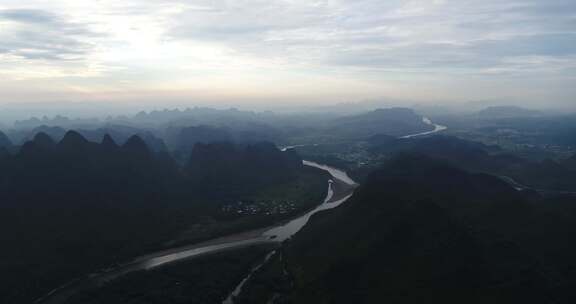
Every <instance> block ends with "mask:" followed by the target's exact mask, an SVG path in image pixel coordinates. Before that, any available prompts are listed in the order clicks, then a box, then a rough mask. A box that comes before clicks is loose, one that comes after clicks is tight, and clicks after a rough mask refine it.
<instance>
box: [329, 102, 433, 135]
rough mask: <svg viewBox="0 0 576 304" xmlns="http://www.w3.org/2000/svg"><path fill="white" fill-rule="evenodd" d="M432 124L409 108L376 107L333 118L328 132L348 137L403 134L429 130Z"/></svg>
mask: <svg viewBox="0 0 576 304" xmlns="http://www.w3.org/2000/svg"><path fill="white" fill-rule="evenodd" d="M432 129H433V127H432V126H430V125H428V124H426V123H424V122H423V117H422V116H420V115H418V114H416V113H415V112H414V111H413V110H411V109H405V108H391V109H378V110H374V111H372V112H368V113H364V114H359V115H354V116H346V117H341V118H338V119H335V120H334V121H333V122H331V123H330V124H329V129H328V131H327V132H328V133H330V134H332V133H333V134H336V135H338V136H343V137H349V138H355V139H358V138H367V137H370V136H373V135H377V134H385V135H392V136H403V135H408V134H415V133H419V132H425V131H431V130H432Z"/></svg>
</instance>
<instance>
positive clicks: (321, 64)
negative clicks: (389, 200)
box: [0, 0, 576, 98]
mask: <svg viewBox="0 0 576 304" xmlns="http://www.w3.org/2000/svg"><path fill="white" fill-rule="evenodd" d="M22 2H26V3H27V4H26V5H23V4H22ZM574 12H576V2H574V0H510V1H500V0H467V1H460V0H387V1H382V0H274V1H270V0H234V1H229V0H193V1H191V0H146V1H143V0H125V1H117V0H99V1H90V2H85V1H80V2H79V1H74V0H51V1H45V0H28V1H21V0H3V1H2V4H1V5H0V27H2V31H0V41H1V43H0V73H1V74H2V75H6V73H11V75H13V76H14V77H18V79H26V78H27V77H32V78H34V77H46V78H50V79H59V78H66V79H65V80H62V83H65V84H66V85H68V84H71V85H70V86H71V87H72V86H73V87H74V88H86V89H85V91H98V90H99V89H100V88H102V87H105V88H107V89H110V88H112V89H113V90H112V89H111V90H110V91H114V90H116V91H121V90H125V89H126V87H129V88H130V89H133V90H135V91H137V90H143V89H146V88H148V87H154V86H156V87H155V88H158V87H160V88H162V89H163V90H169V89H170V88H171V87H176V86H177V87H178V89H182V88H189V87H192V88H194V89H198V90H204V91H209V90H210V89H213V88H218V89H222V90H224V89H226V88H231V89H233V90H238V88H243V87H245V86H247V85H251V91H263V92H264V91H266V90H268V91H269V92H274V93H276V92H283V91H282V90H283V88H284V87H285V85H286V83H288V82H294V86H298V85H300V86H301V87H305V86H306V85H305V83H306V82H308V83H314V85H315V86H316V84H318V83H320V80H322V81H323V82H324V83H338V84H342V85H338V87H337V88H332V89H330V88H327V87H328V86H318V87H319V88H318V89H317V92H315V93H316V94H325V95H326V96H333V95H334V94H336V93H335V92H333V91H334V90H338V94H340V93H342V94H341V95H346V96H352V95H354V94H358V95H362V94H365V92H368V91H370V94H377V93H378V92H381V93H382V94H384V93H385V94H394V93H395V91H394V89H395V88H397V87H405V88H410V87H414V88H419V87H421V86H423V85H422V84H423V83H424V84H426V85H427V86H429V85H430V83H432V84H436V83H442V84H443V85H444V86H445V87H442V88H438V89H437V90H435V91H443V92H451V91H453V90H451V88H453V87H455V86H461V87H465V88H467V90H468V91H470V92H472V91H474V88H475V89H476V91H477V93H478V94H483V93H484V92H485V91H486V89H485V88H486V83H487V82H498V83H497V84H498V85H500V84H503V83H506V85H508V86H509V87H508V88H507V89H506V94H510V91H514V90H516V91H518V92H521V91H523V86H525V83H531V84H532V85H534V84H538V83H541V85H536V86H534V88H532V89H533V90H536V89H540V90H541V91H542V92H546V91H547V90H548V87H546V85H547V84H548V85H549V84H552V83H554V84H555V86H554V88H555V89H556V90H559V88H560V87H561V85H560V84H562V85H564V84H566V83H570V80H573V79H574V78H575V77H576V70H575V68H574V66H575V65H576V64H575V58H576V17H575V13H574ZM39 62H41V64H39ZM32 67H37V68H35V69H34V70H33V71H32V70H31V68H32ZM87 76H88V77H93V78H94V79H92V78H90V79H88V80H86V79H83V80H78V78H81V77H83V78H86V77H87ZM542 77H546V80H547V81H546V82H542V81H540V80H541V79H542ZM95 78H97V79H95ZM208 80H210V83H208ZM503 80H506V81H503ZM528 80H529V81H528ZM314 81H316V82H314ZM463 81H467V83H464V84H463V83H462V82H463ZM523 81H524V83H523ZM265 83H266V84H267V85H264V84H265ZM127 84H129V86H128V85H127ZM259 86H261V87H259ZM306 87H311V86H306ZM320 87H321V88H320ZM495 87H496V86H495ZM382 88H386V90H384V89H382ZM563 88H564V89H563V90H564V91H565V92H573V89H571V88H568V87H567V86H566V85H564V87H563ZM285 90H286V89H285ZM321 90H324V91H321ZM496 91H497V90H496V89H495V90H494V92H492V93H494V94H496V93H497V92H496ZM322 92H323V93H322ZM283 93H286V94H288V93H290V92H283ZM344 93H346V94H344ZM231 94H232V93H231ZM270 94H272V93H270ZM446 95H447V96H448V95H450V93H446ZM564 95H566V96H568V95H569V94H568V93H567V94H564ZM364 97H370V96H365V95H362V98H364ZM403 97H405V96H403ZM448 97H449V96H448Z"/></svg>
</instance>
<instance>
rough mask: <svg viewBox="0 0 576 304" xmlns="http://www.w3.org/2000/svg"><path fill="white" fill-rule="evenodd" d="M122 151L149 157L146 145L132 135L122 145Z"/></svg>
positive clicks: (138, 137)
mask: <svg viewBox="0 0 576 304" xmlns="http://www.w3.org/2000/svg"><path fill="white" fill-rule="evenodd" d="M122 149H124V150H125V151H127V152H129V153H134V154H139V155H145V156H149V155H150V150H149V149H148V145H146V143H145V142H144V140H142V138H141V137H140V136H138V135H132V136H130V138H128V140H127V141H126V142H125V143H124V145H122Z"/></svg>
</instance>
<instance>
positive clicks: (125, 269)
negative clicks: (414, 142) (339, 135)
mask: <svg viewBox="0 0 576 304" xmlns="http://www.w3.org/2000/svg"><path fill="white" fill-rule="evenodd" d="M423 121H424V123H426V124H428V125H431V126H434V130H432V131H427V132H422V133H418V134H412V135H407V136H404V137H402V138H413V137H419V136H425V135H430V134H434V133H438V132H440V131H443V130H446V129H447V128H446V127H444V126H440V125H437V124H434V123H433V122H432V121H431V120H430V119H428V118H424V119H423ZM286 149H287V148H284V149H282V150H286ZM303 164H304V165H305V166H309V167H314V168H318V169H321V170H324V171H326V172H328V173H329V174H330V176H331V180H330V181H329V183H328V192H327V195H326V198H325V199H324V201H323V202H322V203H321V204H319V205H318V206H317V207H316V208H315V209H313V210H311V211H309V212H307V213H305V214H303V215H301V216H299V217H297V218H295V219H292V220H289V221H286V222H283V223H280V224H276V225H274V226H271V227H268V228H264V229H259V230H254V231H249V232H243V233H238V234H233V235H229V236H225V237H220V238H217V239H214V240H210V241H207V242H202V243H200V244H194V245H189V246H183V247H178V248H173V249H169V250H163V251H159V252H156V253H152V254H148V255H145V256H142V257H138V258H136V259H134V260H132V261H131V262H128V263H125V264H122V265H118V266H115V267H112V268H109V269H106V270H103V271H100V272H97V273H92V274H89V275H87V276H84V277H82V278H79V279H76V280H74V281H71V282H69V283H67V284H65V285H63V286H61V287H59V288H56V289H54V290H52V291H51V292H50V293H48V294H47V295H45V296H44V297H42V298H40V299H38V300H37V301H36V302H35V303H37V304H61V303H64V302H66V300H67V299H69V298H70V297H72V296H73V295H75V294H76V293H78V292H80V291H83V290H86V289H90V288H97V287H99V286H102V285H103V284H105V283H107V282H110V281H113V280H115V279H117V278H119V277H122V276H124V275H126V274H129V273H132V272H135V271H140V270H150V269H154V268H157V267H160V266H164V265H168V264H172V263H175V262H178V261H183V260H188V259H192V258H194V257H198V256H204V255H208V254H214V253H217V252H222V251H225V250H232V249H239V248H245V247H248V246H252V245H258V244H269V243H276V244H280V243H282V242H283V241H285V240H287V239H289V238H291V237H292V236H294V235H295V234H296V233H297V232H298V231H300V230H301V229H302V228H303V227H304V226H305V225H306V224H307V223H308V221H309V220H310V218H311V217H312V216H313V215H314V214H316V213H318V212H321V211H324V210H328V209H332V208H336V207H338V206H339V205H341V204H342V203H344V202H345V201H346V200H348V199H349V198H350V197H351V196H352V194H353V192H354V189H355V188H356V186H357V183H356V182H355V181H354V180H352V179H351V178H350V177H349V176H348V174H347V173H346V172H344V171H342V170H339V169H337V168H334V167H330V166H327V165H323V164H318V163H315V162H312V161H306V160H305V161H303ZM335 185H338V187H335ZM335 188H338V189H339V190H338V191H336V190H335ZM271 254H272V253H271ZM271 254H270V255H268V257H267V259H268V258H269V257H270V256H271ZM267 259H266V260H265V261H263V262H262V263H261V264H260V265H258V266H257V268H259V267H261V266H262V265H264V264H265V263H266V261H267ZM255 270H256V269H254V270H253V271H255ZM250 275H251V273H250V274H248V276H247V277H246V279H244V280H243V281H242V282H240V284H239V285H238V287H236V289H235V290H234V291H233V292H232V294H231V295H230V296H229V297H228V299H226V301H225V302H224V303H233V297H234V296H236V295H237V294H239V293H240V291H241V290H242V286H243V285H244V283H245V282H246V281H247V280H248V278H249V277H250Z"/></svg>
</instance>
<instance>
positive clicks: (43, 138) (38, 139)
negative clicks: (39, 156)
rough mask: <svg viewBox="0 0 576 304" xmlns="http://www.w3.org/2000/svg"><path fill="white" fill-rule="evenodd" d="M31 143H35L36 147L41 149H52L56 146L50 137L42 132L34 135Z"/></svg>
mask: <svg viewBox="0 0 576 304" xmlns="http://www.w3.org/2000/svg"><path fill="white" fill-rule="evenodd" d="M32 141H33V142H35V143H36V144H37V145H38V146H40V147H43V148H52V147H54V145H55V144H56V142H54V140H53V139H52V137H50V136H49V135H48V134H46V133H44V132H38V133H36V135H35V136H34V139H33V140H32Z"/></svg>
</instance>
